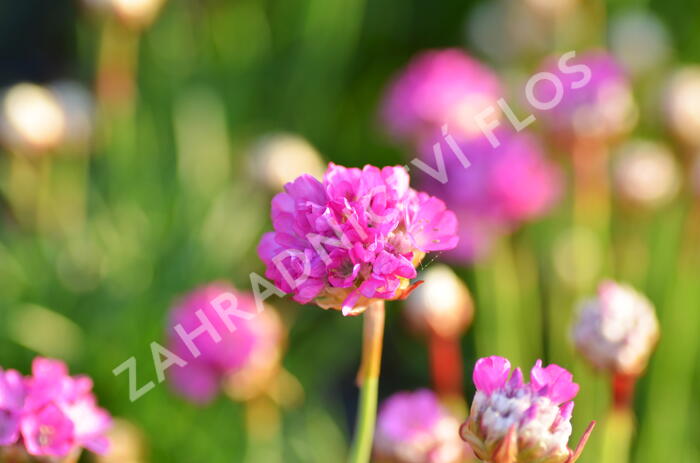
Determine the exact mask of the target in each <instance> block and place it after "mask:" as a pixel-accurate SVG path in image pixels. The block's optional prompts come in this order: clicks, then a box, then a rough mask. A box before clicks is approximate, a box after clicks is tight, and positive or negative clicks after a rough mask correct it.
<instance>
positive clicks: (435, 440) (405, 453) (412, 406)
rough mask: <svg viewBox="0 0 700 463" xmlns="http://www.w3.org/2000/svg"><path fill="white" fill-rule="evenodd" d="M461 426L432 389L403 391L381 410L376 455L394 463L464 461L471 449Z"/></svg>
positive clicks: (452, 462)
mask: <svg viewBox="0 0 700 463" xmlns="http://www.w3.org/2000/svg"><path fill="white" fill-rule="evenodd" d="M458 430H459V421H458V420H457V418H455V417H454V416H453V415H451V414H450V413H449V412H448V411H447V410H446V409H445V408H444V407H443V406H442V405H441V404H440V401H439V400H438V398H437V396H436V395H435V394H434V393H433V392H432V391H430V390H427V389H421V390H418V391H415V392H399V393H396V394H394V395H392V396H391V397H389V398H388V399H386V401H384V403H383V404H382V406H381V408H380V410H379V414H378V416H377V431H376V436H375V442H374V452H375V456H376V457H377V458H378V460H379V461H382V462H384V461H387V462H392V463H461V462H464V461H465V458H466V457H467V455H469V454H470V453H471V452H470V451H469V446H467V445H466V444H465V443H464V442H462V441H461V440H460V438H459V433H458Z"/></svg>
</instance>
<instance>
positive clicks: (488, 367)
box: [473, 355, 510, 395]
mask: <svg viewBox="0 0 700 463" xmlns="http://www.w3.org/2000/svg"><path fill="white" fill-rule="evenodd" d="M508 375H510V362H509V361H508V360H507V359H505V358H503V357H499V356H496V355H494V356H491V357H486V358H482V359H479V360H478V361H477V362H476V365H475V366H474V374H473V380H474V385H475V386H476V388H477V390H479V391H481V392H483V393H485V394H487V395H490V394H491V393H493V392H494V391H495V390H497V389H500V388H502V387H503V386H504V385H505V384H506V381H508Z"/></svg>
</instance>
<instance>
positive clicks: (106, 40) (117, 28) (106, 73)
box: [96, 17, 140, 129]
mask: <svg viewBox="0 0 700 463" xmlns="http://www.w3.org/2000/svg"><path fill="white" fill-rule="evenodd" d="M139 38H140V36H139V33H138V32H137V31H135V30H131V29H128V28H126V27H124V26H123V25H121V24H119V23H118V22H117V21H115V20H114V19H113V18H111V17H108V18H105V20H104V24H103V25H102V33H101V37H100V46H99V50H98V58H97V74H96V92H97V102H98V107H99V111H100V117H101V118H105V117H106V116H109V115H111V114H113V113H114V112H117V113H121V112H125V113H129V112H130V110H131V109H132V107H133V103H134V97H135V92H136V81H135V79H136V72H137V63H138V49H139ZM103 129H105V127H104V124H103Z"/></svg>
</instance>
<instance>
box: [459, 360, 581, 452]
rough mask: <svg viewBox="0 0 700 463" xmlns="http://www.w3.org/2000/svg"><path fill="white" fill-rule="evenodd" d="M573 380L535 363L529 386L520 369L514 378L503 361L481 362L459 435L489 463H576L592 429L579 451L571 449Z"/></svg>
mask: <svg viewBox="0 0 700 463" xmlns="http://www.w3.org/2000/svg"><path fill="white" fill-rule="evenodd" d="M572 379H573V376H572V375H571V373H569V372H568V371H567V370H565V369H564V368H562V367H560V366H557V365H549V366H547V367H544V368H543V367H542V362H541V361H539V360H538V361H537V363H536V364H535V366H534V367H533V368H532V370H531V371H530V382H529V383H525V382H524V380H523V373H522V371H521V370H520V368H516V369H515V370H514V371H513V372H512V374H511V367H510V362H509V361H508V360H507V359H505V358H503V357H497V356H493V357H488V358H482V359H480V360H479V361H477V362H476V366H475V367H474V384H475V385H476V389H477V391H476V395H475V396H474V402H473V403H472V408H471V413H470V416H469V419H468V420H467V421H466V422H465V423H464V424H463V425H462V428H461V429H460V434H461V435H462V438H463V439H465V440H466V441H467V442H469V444H470V445H471V447H472V449H473V450H474V453H475V454H476V456H477V457H479V458H480V459H481V460H483V461H485V462H488V463H573V462H575V461H576V460H577V459H578V457H579V456H580V454H581V451H582V450H583V447H584V445H585V443H586V440H587V439H588V435H589V434H590V431H591V430H592V426H593V424H591V426H589V429H588V430H587V432H586V434H585V435H584V437H583V438H582V439H581V442H580V443H579V444H578V446H577V448H576V450H575V451H574V450H572V449H570V448H569V446H568V443H569V438H570V436H571V422H570V420H571V415H572V412H573V408H574V402H573V400H572V399H573V398H574V397H575V396H576V394H577V393H578V390H579V386H578V384H576V383H574V382H573V381H572Z"/></svg>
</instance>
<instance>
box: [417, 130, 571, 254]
mask: <svg viewBox="0 0 700 463" xmlns="http://www.w3.org/2000/svg"><path fill="white" fill-rule="evenodd" d="M495 136H496V137H497V139H498V141H499V143H500V145H499V146H498V147H496V148H494V147H493V146H492V144H491V142H490V141H489V140H488V139H487V138H486V137H485V136H480V137H476V138H472V139H459V138H457V139H455V142H456V144H457V146H458V147H459V151H461V154H463V155H464V157H465V158H466V159H467V160H468V161H469V165H468V166H467V167H464V165H463V164H462V161H461V160H460V158H459V157H460V152H455V151H454V150H453V148H451V147H450V146H449V145H448V144H447V143H446V142H445V140H444V137H443V135H439V136H437V137H434V138H433V143H430V144H426V145H425V146H424V147H423V149H422V150H421V158H422V159H423V160H424V161H425V162H426V164H428V165H429V166H431V167H435V166H436V164H437V162H438V161H439V158H438V157H437V156H441V157H442V159H443V161H444V172H445V174H446V177H447V178H446V182H445V183H442V182H441V181H440V180H439V179H436V178H434V177H432V176H431V175H429V174H427V173H425V172H421V174H420V175H419V176H418V179H419V182H420V186H421V187H422V188H424V189H425V190H426V191H427V192H429V193H431V194H435V195H437V196H439V197H441V198H443V199H444V200H445V202H446V204H447V206H448V207H449V208H450V209H451V210H453V211H455V213H456V214H457V217H458V218H459V223H460V230H459V238H460V240H459V245H458V246H457V248H456V249H455V250H454V251H451V252H450V253H448V256H449V257H450V258H452V259H454V260H458V261H468V262H470V261H473V260H476V259H478V258H479V257H482V256H483V255H485V254H487V253H488V250H489V247H490V244H491V242H492V241H493V240H494V238H495V237H497V236H499V235H503V234H505V233H508V232H510V231H511V230H513V229H515V228H517V227H518V226H520V225H521V224H522V223H524V222H526V221H530V220H534V219H537V218H538V217H541V216H542V215H544V214H545V213H547V212H548V211H549V210H550V209H551V208H552V206H553V205H554V204H555V203H556V202H557V200H558V199H559V196H560V192H561V184H562V175H561V172H560V170H559V168H558V167H557V166H556V165H555V164H554V163H553V162H551V161H549V160H548V159H547V158H546V157H545V153H544V150H543V148H542V146H541V145H540V143H539V141H538V140H537V138H535V137H534V136H533V135H532V134H528V133H525V132H521V133H516V132H514V131H512V130H510V129H506V128H505V127H502V128H499V129H498V130H496V131H495ZM436 146H438V147H440V150H439V151H436Z"/></svg>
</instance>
